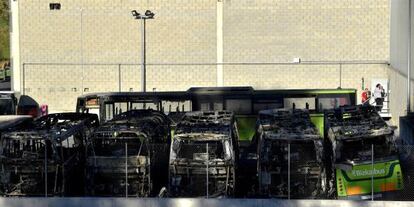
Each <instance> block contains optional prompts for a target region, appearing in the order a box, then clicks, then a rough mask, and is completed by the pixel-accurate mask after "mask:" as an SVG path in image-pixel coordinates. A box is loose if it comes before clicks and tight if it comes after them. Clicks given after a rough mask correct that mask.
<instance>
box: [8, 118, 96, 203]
mask: <svg viewBox="0 0 414 207" xmlns="http://www.w3.org/2000/svg"><path fill="white" fill-rule="evenodd" d="M98 124H99V123H98V117H97V116H96V115H93V114H78V113H60V114H50V115H47V116H43V117H41V118H38V119H36V120H35V121H30V122H26V123H24V124H20V125H18V126H17V127H15V128H14V129H13V130H11V131H8V132H4V133H3V134H2V136H1V142H0V154H1V157H0V163H1V165H2V171H1V172H0V193H1V194H2V195H4V196H44V195H51V196H79V195H81V194H82V189H83V186H82V184H83V183H82V182H81V181H79V175H80V173H83V165H82V163H83V159H84V149H85V148H84V143H85V141H86V138H87V137H88V136H89V135H90V132H91V131H92V130H93V129H94V128H95V127H97V126H98Z"/></svg>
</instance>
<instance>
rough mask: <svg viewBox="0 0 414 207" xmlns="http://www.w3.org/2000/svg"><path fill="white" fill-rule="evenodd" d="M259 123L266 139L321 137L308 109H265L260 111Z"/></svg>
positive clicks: (310, 138)
mask: <svg viewBox="0 0 414 207" xmlns="http://www.w3.org/2000/svg"><path fill="white" fill-rule="evenodd" d="M259 124H260V127H261V130H263V133H264V138H265V139H271V140H285V141H306V140H315V139H321V136H320V134H319V132H318V130H317V129H316V127H315V125H313V124H312V122H311V120H310V116H309V112H308V111H307V110H302V109H293V110H292V109H290V110H287V109H272V110H263V111H260V112H259Z"/></svg>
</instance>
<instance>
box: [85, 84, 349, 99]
mask: <svg viewBox="0 0 414 207" xmlns="http://www.w3.org/2000/svg"><path fill="white" fill-rule="evenodd" d="M338 93H343V94H346V93H356V89H279V90H254V89H253V88H252V87H249V86H246V87H192V88H190V89H188V90H187V91H162V92H151V91H149V92H107V93H90V94H85V95H82V96H79V99H85V98H98V97H99V98H108V99H114V100H122V99H125V100H131V98H134V99H137V100H145V99H151V98H152V99H167V100H181V99H190V98H191V96H234V97H237V96H246V97H251V98H254V97H262V96H269V95H279V96H289V97H303V96H315V94H318V95H320V94H338Z"/></svg>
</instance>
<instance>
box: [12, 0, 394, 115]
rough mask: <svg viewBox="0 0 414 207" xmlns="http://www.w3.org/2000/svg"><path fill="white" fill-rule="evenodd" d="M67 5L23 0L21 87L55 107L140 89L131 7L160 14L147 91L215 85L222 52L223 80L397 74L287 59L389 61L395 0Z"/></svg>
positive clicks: (267, 83) (152, 35)
mask: <svg viewBox="0 0 414 207" xmlns="http://www.w3.org/2000/svg"><path fill="white" fill-rule="evenodd" d="M218 1H219V2H222V3H220V6H221V5H222V14H223V16H222V17H221V16H220V18H217V14H218V13H221V12H217V11H218V9H220V6H218V5H217V4H218ZM59 2H60V3H61V5H62V8H61V10H49V3H50V1H46V0H36V1H29V0H21V1H19V12H20V19H19V20H20V47H21V48H20V54H21V64H22V66H23V64H24V66H23V68H24V70H22V71H21V73H22V77H23V79H24V81H22V83H21V85H22V88H24V92H25V93H26V94H28V95H31V96H33V97H34V98H35V99H36V100H38V101H39V103H41V104H42V103H46V104H49V106H50V109H51V111H62V110H74V109H75V103H76V97H77V96H79V95H81V94H83V93H89V92H107V91H119V90H121V91H139V90H140V68H141V67H140V65H139V63H140V61H141V59H140V57H141V56H140V52H141V50H140V47H141V45H140V41H141V36H140V22H139V21H137V20H134V19H133V18H132V16H131V14H130V11H131V10H133V9H136V10H138V11H142V12H143V11H145V10H146V9H150V10H152V11H154V13H155V14H156V16H155V19H154V20H149V21H147V24H146V25H147V63H149V65H148V66H147V90H148V91H150V90H153V88H155V89H156V90H157V91H172V90H186V89H188V88H189V87H191V86H216V85H217V83H218V82H220V80H218V79H217V76H218V73H217V68H218V67H217V66H216V65H215V63H216V62H217V61H218V60H220V59H221V58H220V57H217V54H222V55H223V57H222V58H223V62H224V63H233V64H224V66H223V80H222V81H223V85H224V86H246V85H250V86H253V87H254V88H256V89H284V88H337V87H338V86H342V87H343V88H356V89H359V90H360V89H361V87H362V85H361V84H362V83H361V78H362V77H364V79H365V84H366V85H368V84H370V83H369V82H370V80H371V79H378V78H381V79H382V78H388V76H389V74H388V72H387V68H388V66H387V65H379V64H360V65H358V64H351V65H348V64H344V65H342V66H340V65H339V64H319V65H318V64H280V63H290V62H292V60H293V58H295V57H299V58H301V60H302V62H308V63H309V62H313V61H317V62H331V63H332V62H341V61H347V62H352V61H357V62H360V61H370V62H377V61H380V62H387V61H388V60H389V56H390V55H389V28H390V25H389V18H390V13H389V12H390V11H389V10H390V6H389V5H390V2H389V0H332V1H326V0H312V1H303V0H255V1H251V0H197V1H194V0H61V1H59ZM217 21H222V22H221V23H222V25H223V31H222V32H220V31H218V30H217V28H218V25H221V24H218V23H217ZM217 35H222V36H220V37H219V38H218V37H217ZM221 40H222V41H223V45H222V48H223V50H222V51H218V48H220V45H218V43H220V42H221ZM218 46H219V47H218ZM221 52H222V53H221ZM33 63H39V64H33ZM43 63H47V64H43ZM51 63H56V64H51ZM246 63H248V64H246ZM252 63H257V64H252ZM272 63H274V64H272ZM82 64H83V66H82ZM340 67H341V68H342V71H341V72H340ZM219 74H221V72H220V73H219ZM220 76H221V75H220ZM340 80H341V81H340ZM358 92H359V93H360V91H358ZM358 98H359V97H358Z"/></svg>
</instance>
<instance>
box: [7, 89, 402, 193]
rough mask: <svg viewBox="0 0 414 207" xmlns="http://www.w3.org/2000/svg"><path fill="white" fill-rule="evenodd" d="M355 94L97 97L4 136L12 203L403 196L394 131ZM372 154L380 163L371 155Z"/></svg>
mask: <svg viewBox="0 0 414 207" xmlns="http://www.w3.org/2000/svg"><path fill="white" fill-rule="evenodd" d="M355 103H356V90H353V89H333V90H253V89H252V88H251V87H230V88H191V89H189V90H188V91H183V92H150V93H135V92H121V93H100V94H90V95H85V96H82V97H79V98H78V101H77V109H76V110H77V112H76V113H60V114H50V115H47V116H43V117H41V118H38V119H35V120H30V121H22V122H21V123H19V124H17V125H16V126H13V127H9V128H7V129H4V130H3V131H2V134H1V145H0V154H1V157H0V162H1V169H0V170H1V172H0V191H1V193H2V194H3V195H4V196H44V195H48V196H129V197H157V196H160V197H256V198H257V197H272V198H357V199H364V198H365V199H367V198H371V197H370V196H371V195H374V196H375V197H376V198H378V197H382V196H384V195H387V194H390V193H391V194H392V193H396V192H398V191H400V190H402V189H403V185H404V184H403V174H402V171H401V167H400V163H399V158H398V151H397V147H396V144H395V140H394V136H393V133H394V130H395V128H393V127H391V126H388V125H387V124H386V122H385V121H384V120H383V119H382V118H381V117H380V116H379V115H378V113H376V111H375V110H374V109H373V108H371V107H362V106H357V105H355ZM373 152H374V153H373Z"/></svg>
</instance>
